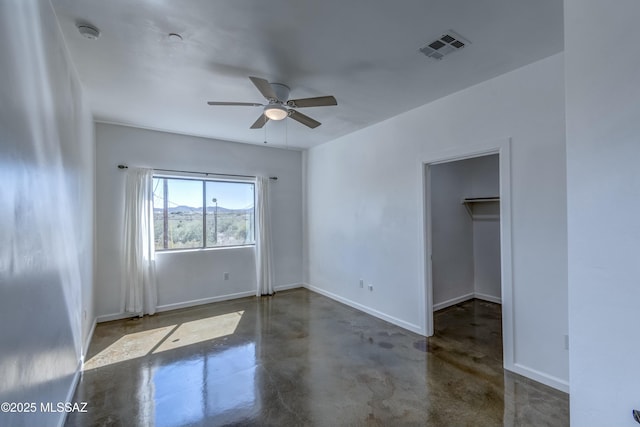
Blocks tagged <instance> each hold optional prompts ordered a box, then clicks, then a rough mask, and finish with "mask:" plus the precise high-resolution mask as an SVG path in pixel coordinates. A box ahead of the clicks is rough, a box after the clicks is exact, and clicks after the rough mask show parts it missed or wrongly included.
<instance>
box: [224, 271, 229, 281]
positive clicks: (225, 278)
mask: <svg viewBox="0 0 640 427" xmlns="http://www.w3.org/2000/svg"><path fill="white" fill-rule="evenodd" d="M224 280H229V273H226V272H225V273H224Z"/></svg>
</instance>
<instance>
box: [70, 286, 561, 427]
mask: <svg viewBox="0 0 640 427" xmlns="http://www.w3.org/2000/svg"><path fill="white" fill-rule="evenodd" d="M435 322H436V323H435V324H436V335H435V336H434V337H432V338H429V339H428V341H427V340H425V339H424V338H423V337H421V336H419V335H416V334H413V333H411V332H407V331H405V330H403V329H401V328H398V327H396V326H393V325H391V324H389V323H386V322H384V321H382V320H379V319H376V318H374V317H371V316H369V315H367V314H364V313H362V312H359V311H357V310H354V309H351V308H350V307H347V306H344V305H342V304H339V303H337V302H334V301H332V300H330V299H327V298H325V297H323V296H320V295H317V294H315V293H312V292H309V291H307V290H304V289H296V290H292V291H287V292H281V293H278V294H277V295H276V296H275V297H272V298H262V299H256V298H244V299H240V300H235V301H229V302H223V303H216V304H210V305H206V306H200V307H195V308H190V309H184V310H177V311H172V312H165V313H161V314H158V315H155V316H151V317H145V318H143V319H137V320H123V321H116V322H110V323H104V324H100V325H98V327H97V328H96V331H95V334H94V337H93V341H92V343H91V347H90V351H89V354H88V356H87V363H86V364H85V368H84V373H83V376H82V379H81V382H80V384H79V386H78V389H77V391H76V394H75V397H74V401H76V402H81V401H86V402H88V407H87V410H88V412H87V413H73V414H70V415H69V417H68V419H67V423H66V425H67V426H166V427H174V426H218V425H256V426H303V425H314V426H342V425H345V426H412V425H416V426H417V425H421V426H423V425H429V426H503V425H504V426H543V425H544V426H566V425H568V424H569V422H568V421H569V408H568V406H569V403H568V396H567V395H566V394H564V393H561V392H558V391H556V390H553V389H551V388H549V387H546V386H543V385H541V384H538V383H535V382H533V381H530V380H528V379H525V378H523V377H521V376H518V375H515V374H511V373H508V372H504V370H503V369H502V355H501V342H502V338H501V333H500V306H499V305H496V304H492V303H486V302H482V301H478V300H474V301H468V302H465V303H462V304H459V305H457V306H454V307H450V308H448V309H445V310H441V311H439V312H437V313H436V316H435Z"/></svg>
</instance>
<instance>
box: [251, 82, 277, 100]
mask: <svg viewBox="0 0 640 427" xmlns="http://www.w3.org/2000/svg"><path fill="white" fill-rule="evenodd" d="M249 80H251V82H252V83H253V84H254V85H255V86H256V87H257V88H258V90H259V91H260V93H261V94H262V96H264V97H265V98H267V99H269V100H271V99H278V96H277V95H276V93H275V92H274V91H273V88H272V87H271V85H270V84H269V82H268V81H266V80H265V79H261V78H259V77H249Z"/></svg>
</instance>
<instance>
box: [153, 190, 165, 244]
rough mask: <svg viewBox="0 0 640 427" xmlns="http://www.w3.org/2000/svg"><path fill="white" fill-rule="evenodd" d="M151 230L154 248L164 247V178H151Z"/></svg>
mask: <svg viewBox="0 0 640 427" xmlns="http://www.w3.org/2000/svg"><path fill="white" fill-rule="evenodd" d="M153 230H154V231H153V232H154V236H155V246H156V250H158V249H164V179H163V178H153Z"/></svg>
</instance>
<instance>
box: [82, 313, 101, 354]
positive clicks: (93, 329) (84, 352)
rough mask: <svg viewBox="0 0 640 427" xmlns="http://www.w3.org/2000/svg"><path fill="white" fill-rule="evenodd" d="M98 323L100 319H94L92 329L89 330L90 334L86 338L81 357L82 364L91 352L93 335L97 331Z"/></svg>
mask: <svg viewBox="0 0 640 427" xmlns="http://www.w3.org/2000/svg"><path fill="white" fill-rule="evenodd" d="M97 323H98V318H97V317H96V318H95V319H93V324H92V325H91V329H89V333H88V334H87V336H86V337H85V340H86V341H85V343H84V346H83V349H82V355H81V357H80V362H81V363H82V364H84V359H85V357H86V355H87V353H88V352H89V345H91V340H92V339H93V333H94V332H95V330H96V324H97Z"/></svg>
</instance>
